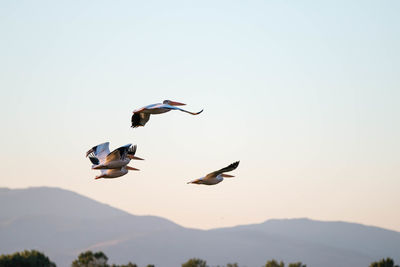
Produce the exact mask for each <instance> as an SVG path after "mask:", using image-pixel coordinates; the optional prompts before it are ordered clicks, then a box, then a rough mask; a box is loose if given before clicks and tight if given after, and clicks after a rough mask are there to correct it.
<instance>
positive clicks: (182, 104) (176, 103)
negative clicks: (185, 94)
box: [169, 101, 186, 106]
mask: <svg viewBox="0 0 400 267" xmlns="http://www.w3.org/2000/svg"><path fill="white" fill-rule="evenodd" d="M169 104H170V105H171V106H184V105H186V104H184V103H180V102H175V101H169Z"/></svg>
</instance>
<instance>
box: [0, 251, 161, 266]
mask: <svg viewBox="0 0 400 267" xmlns="http://www.w3.org/2000/svg"><path fill="white" fill-rule="evenodd" d="M107 261H108V257H107V256H106V254H104V253H103V252H102V251H98V252H95V253H93V252H92V251H90V250H88V251H85V252H82V253H81V254H79V256H78V258H77V259H76V260H74V261H73V262H72V265H71V266H72V267H138V265H137V264H135V263H132V262H128V264H123V265H117V264H112V265H109V264H108V263H107ZM0 267H1V266H0ZM146 267H155V266H154V265H153V264H148V265H147V266H146Z"/></svg>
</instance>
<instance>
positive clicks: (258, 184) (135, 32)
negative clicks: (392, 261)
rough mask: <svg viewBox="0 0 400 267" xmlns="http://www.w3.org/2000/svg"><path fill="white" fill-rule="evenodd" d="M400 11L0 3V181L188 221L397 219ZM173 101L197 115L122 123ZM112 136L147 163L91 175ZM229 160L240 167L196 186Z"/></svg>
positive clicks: (394, 222) (285, 4) (342, 6)
mask: <svg viewBox="0 0 400 267" xmlns="http://www.w3.org/2000/svg"><path fill="white" fill-rule="evenodd" d="M399 11H400V2H399V1H395V0H393V1H267V0H266V1H231V0H229V1H228V0H226V1H184V0H182V1H160V0H159V1H147V0H146V1H50V0H48V1H22V0H21V1H1V2H0V33H1V41H0V88H1V93H0V99H1V105H0V111H1V114H2V124H1V132H0V136H1V138H0V145H1V151H2V152H1V154H0V156H1V158H0V160H1V163H2V168H1V176H0V186H1V187H10V188H24V187H29V186H56V187H61V188H65V189H69V190H73V191H76V192H78V193H81V194H83V195H86V196H88V197H91V198H94V199H96V200H98V201H100V202H103V203H107V204H110V205H112V206H114V207H118V208H121V209H123V210H125V211H128V212H131V213H133V214H139V215H142V214H143V215H157V216H162V217H166V218H168V219H171V220H173V221H174V222H176V223H179V224H181V225H183V226H188V227H195V228H205V229H207V228H213V227H220V226H231V225H237V224H247V223H258V222H261V221H264V220H266V219H271V218H295V217H309V218H313V219H319V220H344V221H350V222H358V223H363V224H367V225H375V226H380V227H385V228H389V229H394V230H397V231H400V212H399V207H400V197H399V190H400V157H399V151H400V138H399V136H400V119H399V118H400V105H399V100H400V52H399V47H400V16H399ZM164 99H172V100H176V101H180V102H184V103H187V104H188V105H187V106H186V107H185V108H187V109H189V110H192V111H198V110H200V109H202V108H204V112H203V113H202V114H201V115H199V116H190V115H188V114H185V113H181V112H170V113H167V114H165V115H159V116H153V117H152V118H151V119H150V121H149V123H148V124H147V125H146V127H143V128H140V129H131V128H130V117H131V113H132V111H133V110H134V109H136V108H139V107H142V106H144V105H147V104H152V103H157V102H161V101H162V100H164ZM105 141H110V146H111V149H114V148H116V147H118V146H120V145H124V144H126V143H134V144H137V145H138V152H137V155H138V156H140V157H143V158H145V159H146V161H143V162H134V164H131V165H133V166H135V167H137V168H139V169H141V171H140V172H130V173H129V174H127V175H126V176H124V177H121V178H119V179H110V180H105V179H101V180H94V177H95V176H96V175H97V173H98V171H93V170H91V169H90V166H91V164H90V162H89V160H88V159H87V158H85V152H86V151H87V150H88V149H89V148H90V147H92V146H94V145H96V144H99V143H101V142H105ZM236 160H240V165H239V167H238V169H237V170H236V171H235V172H234V173H232V174H234V175H235V176H236V178H232V179H227V180H226V181H224V182H223V183H220V184H218V185H216V186H211V187H206V186H196V185H188V184H186V182H187V181H189V180H191V179H194V178H198V177H201V176H203V175H205V174H207V173H208V172H211V171H214V170H216V169H219V168H222V167H225V166H226V165H228V164H230V163H232V162H234V161H236ZM49 201H51V200H49ZM3 204H4V203H3ZM27 204H29V203H27ZM60 208H62V207H60Z"/></svg>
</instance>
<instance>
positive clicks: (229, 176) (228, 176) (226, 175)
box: [221, 173, 235, 178]
mask: <svg viewBox="0 0 400 267" xmlns="http://www.w3.org/2000/svg"><path fill="white" fill-rule="evenodd" d="M221 176H222V177H226V178H232V177H235V176H233V175H229V174H225V173H223V174H221Z"/></svg>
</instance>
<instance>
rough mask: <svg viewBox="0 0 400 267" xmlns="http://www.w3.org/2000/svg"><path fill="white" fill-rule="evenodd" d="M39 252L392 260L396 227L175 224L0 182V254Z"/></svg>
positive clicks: (320, 262)
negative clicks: (201, 227)
mask: <svg viewBox="0 0 400 267" xmlns="http://www.w3.org/2000/svg"><path fill="white" fill-rule="evenodd" d="M24 249H37V250H40V251H42V252H44V253H45V254H46V255H48V256H49V257H50V259H51V260H52V261H54V262H56V263H57V265H58V266H69V265H70V263H71V262H72V260H73V259H75V258H76V257H77V255H78V254H79V253H80V252H82V251H85V250H87V249H91V250H93V251H98V250H101V251H103V252H104V253H105V254H106V255H107V256H108V257H109V262H111V263H117V264H122V263H127V262H129V261H132V262H135V263H137V264H139V266H146V264H150V263H151V264H155V265H156V266H158V267H176V266H180V264H181V263H183V262H185V261H186V260H188V259H189V258H191V257H199V258H202V259H205V260H207V262H208V263H209V264H210V265H211V266H213V265H224V264H226V263H228V262H238V263H239V264H240V266H248V267H253V266H254V267H258V266H262V265H263V264H265V262H266V261H267V260H270V259H272V258H275V259H278V260H283V261H284V262H286V263H289V262H295V261H302V262H303V263H306V264H307V266H308V267H319V266H324V267H338V266H344V267H346V266H349V267H357V266H360V267H361V266H368V265H369V263H371V262H372V261H375V260H378V259H380V258H383V257H392V258H393V259H395V261H396V262H397V263H398V262H400V233H399V232H395V231H389V230H385V229H382V228H377V227H370V226H364V225H360V224H354V223H345V222H320V221H313V220H309V219H290V220H268V221H266V222H264V223H261V224H254V225H243V226H237V227H230V228H220V229H213V230H208V231H204V230H195V229H188V228H184V227H181V226H179V225H177V224H175V223H173V222H171V221H168V220H166V219H163V218H160V217H154V216H135V215H131V214H129V213H126V212H124V211H121V210H118V209H116V208H113V207H110V206H108V205H105V204H102V203H99V202H96V201H94V200H91V199H89V198H87V197H84V196H81V195H79V194H76V193H74V192H71V191H67V190H63V189H58V188H46V187H40V188H28V189H13V190H11V189H6V188H0V253H12V252H15V251H21V250H24Z"/></svg>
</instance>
